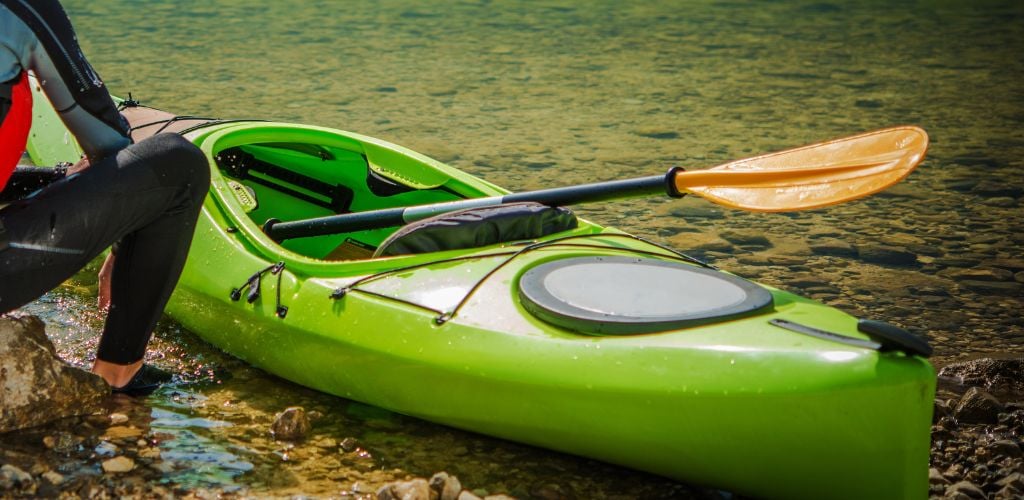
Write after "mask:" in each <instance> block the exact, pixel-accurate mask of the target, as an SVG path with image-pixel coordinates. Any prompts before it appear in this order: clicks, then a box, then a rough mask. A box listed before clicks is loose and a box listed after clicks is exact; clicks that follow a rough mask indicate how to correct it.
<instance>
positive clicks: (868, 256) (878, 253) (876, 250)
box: [857, 245, 917, 266]
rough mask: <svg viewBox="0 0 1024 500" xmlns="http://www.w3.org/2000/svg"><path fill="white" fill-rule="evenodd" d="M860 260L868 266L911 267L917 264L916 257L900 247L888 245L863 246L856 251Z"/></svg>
mask: <svg viewBox="0 0 1024 500" xmlns="http://www.w3.org/2000/svg"><path fill="white" fill-rule="evenodd" d="M857 251H858V257H859V258H860V260H862V261H864V262H867V263H870V264H880V265H887V266H912V265H914V264H917V255H916V254H914V253H913V252H910V251H908V250H907V249H905V248H902V247H894V246H889V245H865V246H862V247H860V248H858V249H857Z"/></svg>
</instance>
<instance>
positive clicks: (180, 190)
mask: <svg viewBox="0 0 1024 500" xmlns="http://www.w3.org/2000/svg"><path fill="white" fill-rule="evenodd" d="M208 186H209V167H208V165H207V162H206V159H205V157H204V156H203V155H202V153H201V152H200V151H199V150H198V149H197V148H196V147H195V146H193V145H192V144H190V143H189V142H188V141H186V140H185V139H183V138H181V137H180V136H177V135H173V134H161V135H157V136H154V137H152V138H150V139H147V140H145V141H142V142H140V143H139V144H136V145H133V146H130V147H128V148H126V149H125V150H123V151H121V152H120V153H118V154H117V156H116V158H107V159H105V160H103V161H100V162H98V163H97V164H95V165H92V166H91V167H89V169H87V170H85V171H84V172H81V173H79V174H75V175H72V176H69V177H68V178H66V179H64V180H62V181H59V182H57V183H55V184H53V185H51V186H49V187H47V188H46V189H44V190H43V191H41V192H39V193H37V194H36V195H34V196H32V197H30V198H28V199H26V200H22V201H19V202H16V203H14V204H12V205H10V206H8V207H5V208H3V209H0V223H2V224H3V225H4V228H5V230H6V239H7V240H8V241H9V243H8V247H7V248H6V249H4V250H0V312H7V311H10V310H13V309H15V308H18V307H21V306H22V305H24V304H26V303H28V302H30V301H32V300H34V299H35V298H37V297H38V296H39V295H41V294H43V293H45V292H46V291H48V290H50V289H52V288H54V287H56V286H57V285H59V284H60V283H61V282H62V281H64V280H66V279H67V278H68V277H70V276H71V275H72V274H74V273H75V272H77V271H78V270H79V269H81V268H82V267H83V266H84V265H85V264H86V263H88V262H89V261H90V260H92V259H93V258H95V257H96V256H97V255H99V253H101V252H102V251H103V250H104V249H105V248H107V247H108V246H110V245H111V244H112V243H114V242H115V241H119V243H118V245H117V246H118V249H117V256H116V258H115V264H114V269H113V275H112V281H111V288H112V290H111V292H112V293H111V307H110V310H109V312H108V315H107V322H106V325H105V327H104V331H103V335H102V337H101V339H100V347H99V351H98V353H97V365H98V366H100V367H101V368H102V366H103V365H104V364H106V365H113V366H120V367H122V368H125V367H126V368H125V369H124V370H122V371H127V372H131V374H134V371H135V370H136V369H137V367H138V365H139V363H140V361H141V359H142V357H143V355H144V354H145V348H146V344H147V343H148V341H149V337H150V335H151V333H152V329H153V327H154V325H155V324H156V321H157V320H158V319H159V317H160V314H161V313H162V311H163V308H164V305H165V304H166V302H167V299H168V298H169V297H170V294H171V291H172V290H173V289H174V285H175V284H176V282H177V279H178V276H179V274H180V273H181V268H182V266H183V265H184V262H185V258H186V256H187V253H188V247H189V245H190V244H191V241H192V233H193V231H194V229H195V221H196V218H197V216H198V213H199V209H200V207H201V206H202V202H203V199H204V197H205V195H206V192H207V190H208ZM97 371H98V372H99V371H102V370H97ZM102 374H103V373H101V375H102ZM122 375H123V374H122ZM130 377H131V375H130V374H129V375H128V378H130ZM105 378H106V377H105ZM123 378H124V377H123V376H121V377H119V376H116V375H115V376H113V377H112V378H108V382H111V384H112V385H114V386H115V387H117V386H119V385H123V382H126V381H127V380H123ZM119 381H120V382H122V383H118V382H119Z"/></svg>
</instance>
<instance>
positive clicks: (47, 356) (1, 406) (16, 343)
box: [0, 316, 110, 433]
mask: <svg viewBox="0 0 1024 500" xmlns="http://www.w3.org/2000/svg"><path fill="white" fill-rule="evenodd" d="M109 394H110V387H109V386H107V384H106V382H104V381H103V379H102V378H100V377H99V376H98V375H95V374H92V373H90V372H87V371H85V370H81V369H79V368H75V367H73V366H71V365H69V364H67V363H65V362H64V361H62V360H61V359H60V358H58V357H57V352H56V350H55V349H54V347H53V343H52V342H50V339H49V338H47V337H46V332H45V330H44V325H43V322H42V320H40V319H39V318H36V317H35V316H5V317H0V433H2V432H8V431H11V430H14V429H22V428H26V427H34V426H37V425H40V424H44V423H47V422H50V421H53V420H57V419H61V418H66V417H72V416H77V415H86V414H91V413H96V412H98V411H99V410H100V405H101V404H102V402H103V401H104V400H105V399H106V398H107V396H109Z"/></svg>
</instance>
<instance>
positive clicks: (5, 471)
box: [0, 464, 32, 490]
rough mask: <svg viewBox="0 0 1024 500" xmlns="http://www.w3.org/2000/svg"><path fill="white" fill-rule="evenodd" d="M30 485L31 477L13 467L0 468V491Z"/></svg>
mask: <svg viewBox="0 0 1024 500" xmlns="http://www.w3.org/2000/svg"><path fill="white" fill-rule="evenodd" d="M31 483H32V475H31V474H29V473H28V472H25V471H23V470H21V469H19V468H17V467H15V466H13V465H10V464H7V465H4V466H2V467H0V490H9V489H12V488H16V487H18V488H22V487H25V486H27V485H29V484H31Z"/></svg>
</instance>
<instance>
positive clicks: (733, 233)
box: [718, 229, 772, 247]
mask: <svg viewBox="0 0 1024 500" xmlns="http://www.w3.org/2000/svg"><path fill="white" fill-rule="evenodd" d="M718 235H719V236H721V237H722V239H724V240H726V241H728V242H729V243H732V244H735V245H740V246H757V247H770V246H772V242H771V240H769V239H768V237H767V236H765V235H764V232H763V231H755V230H738V229H730V230H725V231H722V232H720V233H718Z"/></svg>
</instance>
